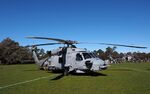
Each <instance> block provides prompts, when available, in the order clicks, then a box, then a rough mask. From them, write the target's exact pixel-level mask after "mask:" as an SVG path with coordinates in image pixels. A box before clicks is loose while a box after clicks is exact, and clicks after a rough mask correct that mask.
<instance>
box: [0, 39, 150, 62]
mask: <svg viewBox="0 0 150 94" xmlns="http://www.w3.org/2000/svg"><path fill="white" fill-rule="evenodd" d="M48 52H49V51H47V52H45V51H44V49H38V48H37V49H36V53H37V55H38V57H39V58H43V57H46V56H48ZM94 53H96V54H97V55H98V56H99V57H100V58H101V59H102V60H109V61H110V62H111V61H113V62H115V63H117V62H123V61H132V62H150V53H144V52H142V53H141V52H132V53H131V52H128V53H118V52H117V51H116V47H112V48H111V47H107V48H106V50H105V51H103V50H101V49H99V50H94ZM22 63H34V60H33V58H32V52H31V50H30V49H29V48H27V47H24V46H20V45H19V43H18V42H15V41H14V40H12V39H10V38H6V39H4V40H2V41H1V42H0V64H22Z"/></svg>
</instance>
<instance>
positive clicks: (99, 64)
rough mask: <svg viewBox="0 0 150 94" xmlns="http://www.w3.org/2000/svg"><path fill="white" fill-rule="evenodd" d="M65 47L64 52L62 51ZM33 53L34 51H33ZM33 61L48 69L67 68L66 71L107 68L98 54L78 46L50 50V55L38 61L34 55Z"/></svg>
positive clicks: (83, 71)
mask: <svg viewBox="0 0 150 94" xmlns="http://www.w3.org/2000/svg"><path fill="white" fill-rule="evenodd" d="M63 49H65V52H64V51H63ZM34 54H35V53H34ZM34 59H35V62H36V63H37V64H38V65H39V66H40V68H43V69H47V70H49V71H57V70H62V69H64V68H67V69H68V72H71V71H74V72H78V73H79V72H80V73H85V72H88V71H99V70H104V69H106V68H107V65H106V64H105V62H104V61H103V60H101V59H100V58H98V56H97V55H96V54H94V53H92V52H90V51H87V50H86V49H80V48H72V47H66V48H59V49H56V50H52V51H51V56H50V57H49V58H47V59H45V60H42V61H39V62H38V60H37V57H36V56H34Z"/></svg>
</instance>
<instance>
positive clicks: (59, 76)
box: [51, 74, 64, 80]
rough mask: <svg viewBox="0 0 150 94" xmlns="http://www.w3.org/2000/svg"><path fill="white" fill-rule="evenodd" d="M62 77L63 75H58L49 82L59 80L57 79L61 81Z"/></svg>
mask: <svg viewBox="0 0 150 94" xmlns="http://www.w3.org/2000/svg"><path fill="white" fill-rule="evenodd" d="M63 77H64V75H63V74H60V75H58V76H56V77H55V78H53V79H51V80H59V79H61V78H63Z"/></svg>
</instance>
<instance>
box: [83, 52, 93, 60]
mask: <svg viewBox="0 0 150 94" xmlns="http://www.w3.org/2000/svg"><path fill="white" fill-rule="evenodd" d="M83 56H84V58H85V59H88V58H92V57H91V56H90V54H88V53H83Z"/></svg>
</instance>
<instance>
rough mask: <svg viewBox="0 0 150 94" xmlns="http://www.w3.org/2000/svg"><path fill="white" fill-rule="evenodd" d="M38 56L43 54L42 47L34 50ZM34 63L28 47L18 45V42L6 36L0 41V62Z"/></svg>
mask: <svg viewBox="0 0 150 94" xmlns="http://www.w3.org/2000/svg"><path fill="white" fill-rule="evenodd" d="M36 51H37V53H38V55H39V57H42V55H43V54H44V49H37V50H36ZM22 63H34V60H33V58H32V52H31V50H30V49H29V48H27V47H23V46H20V45H19V43H18V42H15V41H14V40H12V39H10V38H6V39H4V40H2V41H1V42H0V64H22Z"/></svg>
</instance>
